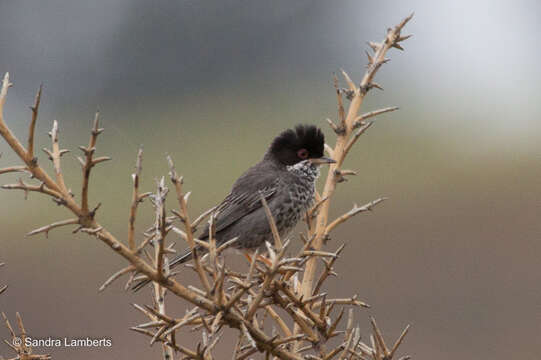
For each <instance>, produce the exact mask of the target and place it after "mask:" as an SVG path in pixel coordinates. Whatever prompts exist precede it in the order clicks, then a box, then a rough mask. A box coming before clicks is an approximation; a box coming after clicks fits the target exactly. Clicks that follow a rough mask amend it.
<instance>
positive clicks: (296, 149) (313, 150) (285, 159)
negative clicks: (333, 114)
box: [267, 125, 325, 165]
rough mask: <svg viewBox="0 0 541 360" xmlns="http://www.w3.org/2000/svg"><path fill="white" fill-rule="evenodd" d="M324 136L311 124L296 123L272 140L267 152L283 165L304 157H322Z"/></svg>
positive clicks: (294, 162)
mask: <svg viewBox="0 0 541 360" xmlns="http://www.w3.org/2000/svg"><path fill="white" fill-rule="evenodd" d="M324 144H325V136H324V135H323V132H321V130H320V129H319V128H317V127H315V126H313V125H297V126H296V127H295V129H288V130H286V131H284V132H282V133H281V134H280V135H278V136H277V137H276V138H274V140H273V141H272V144H271V146H270V149H269V151H268V153H267V154H269V155H271V156H273V157H274V158H275V159H276V160H278V161H279V162H281V163H282V164H284V165H294V164H296V163H298V162H299V161H303V160H306V159H318V158H322V157H323V146H324Z"/></svg>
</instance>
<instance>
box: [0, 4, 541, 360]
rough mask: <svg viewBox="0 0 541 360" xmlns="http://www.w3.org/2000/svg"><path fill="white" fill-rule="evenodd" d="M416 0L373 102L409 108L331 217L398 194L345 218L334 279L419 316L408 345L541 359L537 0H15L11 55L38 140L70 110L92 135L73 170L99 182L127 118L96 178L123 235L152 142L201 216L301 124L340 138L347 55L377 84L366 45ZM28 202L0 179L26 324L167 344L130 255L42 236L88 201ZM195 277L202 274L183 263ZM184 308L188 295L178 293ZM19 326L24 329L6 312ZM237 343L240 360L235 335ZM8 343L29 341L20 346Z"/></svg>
mask: <svg viewBox="0 0 541 360" xmlns="http://www.w3.org/2000/svg"><path fill="white" fill-rule="evenodd" d="M412 11H415V17H414V19H413V20H412V22H410V23H409V24H408V25H407V26H406V30H405V32H404V34H408V33H413V34H414V37H413V38H411V39H410V40H408V41H407V42H405V44H404V47H405V49H406V51H405V52H400V51H398V50H396V49H394V50H392V51H391V52H390V54H389V57H390V58H391V59H392V60H391V62H390V63H388V64H386V65H385V66H384V67H383V68H382V69H381V71H380V72H379V73H378V75H377V76H376V81H377V82H378V83H380V84H381V85H383V86H384V88H385V91H384V92H381V91H379V90H373V91H372V92H370V93H369V95H368V97H367V101H366V102H365V105H364V110H365V111H370V110H374V109H376V108H378V107H381V106H392V105H396V106H399V107H400V111H398V112H393V113H390V114H386V115H384V116H381V117H379V118H377V120H376V124H374V126H373V127H372V128H371V129H370V130H369V131H368V132H367V133H366V134H365V135H363V137H362V139H361V140H360V141H359V143H358V144H357V145H356V147H355V148H354V150H353V151H352V152H351V154H350V156H349V159H348V160H347V163H346V164H345V167H346V168H351V169H355V170H357V171H358V176H357V177H353V178H351V179H350V181H349V182H347V183H345V184H341V185H340V187H339V189H338V191H337V194H336V197H335V199H334V203H333V205H332V215H333V216H337V215H339V214H341V213H343V212H344V211H347V210H349V209H350V207H351V206H352V204H353V202H357V203H358V204H362V203H366V202H368V201H370V200H373V199H375V198H377V197H379V196H388V197H389V198H390V199H389V200H388V201H387V202H385V203H384V204H382V205H381V206H378V207H377V209H376V210H375V211H374V212H373V213H370V214H363V215H360V216H358V217H356V218H354V219H352V220H351V221H350V222H348V223H347V224H346V225H344V226H343V227H342V228H341V229H340V231H338V232H336V233H335V234H334V237H333V239H334V241H332V242H331V243H330V244H329V245H328V246H329V249H336V248H337V247H338V246H339V245H340V244H341V243H342V242H345V243H346V244H347V245H346V246H347V248H346V249H347V251H345V252H344V256H343V258H342V259H341V261H339V262H338V266H337V271H338V272H339V273H340V277H339V278H338V279H337V280H336V281H334V282H333V287H331V288H329V289H328V290H329V292H331V293H334V294H336V295H337V296H338V297H341V296H348V295H350V294H352V293H358V294H359V297H360V298H361V299H363V300H364V301H366V302H368V303H369V304H370V305H372V308H371V309H369V310H362V311H359V312H358V313H357V318H356V320H357V321H358V322H359V323H360V325H361V328H362V329H363V333H364V334H366V333H367V330H368V324H369V322H368V318H369V316H375V317H376V318H377V320H378V322H379V324H380V325H381V327H382V328H383V329H384V330H385V335H387V336H388V337H389V339H393V340H394V338H396V337H397V336H398V335H399V333H400V331H401V330H402V328H403V327H404V326H405V325H406V324H408V323H410V324H412V326H413V327H412V330H411V332H410V334H409V335H408V337H407V340H406V342H405V344H404V345H403V347H402V354H411V355H413V357H414V358H415V359H439V360H445V359H457V358H486V359H507V358H521V359H538V358H539V351H538V346H537V345H538V344H539V343H540V342H541V286H540V284H541V261H540V258H541V257H540V254H541V222H540V221H539V214H540V211H541V202H540V199H541V184H540V176H541V147H540V145H539V142H540V141H541V125H540V124H541V122H540V121H539V115H540V114H541V111H540V110H541V109H540V107H541V102H540V101H539V99H540V96H541V72H540V70H539V60H540V52H539V46H538V38H539V35H540V33H539V26H538V24H539V14H540V13H541V12H540V9H539V5H538V3H537V2H536V1H488V0H486V1H465V0H458V1H439V2H435V1H434V2H429V1H420V0H418V1H415V0H412V1H370V2H369V1H359V0H355V1H354V0H350V1H335V2H331V1H308V0H297V1H272V2H270V1H239V0H225V1H210V2H200V1H188V0H183V1H180V0H177V1H160V2H150V1H143V0H137V1H122V0H115V1H104V0H96V1H68V0H50V1H47V2H44V1H43V2H42V1H26V0H19V1H7V0H0V72H2V73H3V72H6V71H9V72H10V74H11V78H12V82H13V83H14V87H13V88H12V89H11V90H10V92H9V95H8V99H7V105H6V119H7V122H8V124H9V126H10V127H11V128H12V130H14V131H15V132H16V133H17V134H18V136H19V137H21V138H22V139H23V140H24V139H25V138H26V131H27V127H28V121H29V119H30V111H29V109H28V106H29V105H31V104H32V102H33V98H34V94H35V91H36V89H37V87H38V86H39V84H40V83H43V84H44V94H43V98H42V106H41V108H40V118H39V121H38V125H37V134H38V135H37V148H41V147H44V146H49V143H48V142H49V138H48V137H47V135H46V132H47V131H49V129H50V128H51V125H52V121H53V119H57V120H58V121H59V123H60V128H61V143H62V144H63V147H66V148H69V149H72V150H73V153H70V154H68V155H66V156H65V157H64V161H63V168H64V169H65V173H66V176H67V181H68V183H69V184H70V186H71V187H72V189H73V190H74V192H75V193H76V195H77V196H78V197H80V183H81V179H80V167H79V164H78V162H77V160H76V159H75V155H79V154H78V151H77V146H78V145H81V144H86V143H87V142H88V134H89V132H88V130H89V129H90V126H91V122H92V119H93V116H94V112H95V110H96V109H98V108H99V109H100V111H101V114H102V119H103V126H104V127H105V128H106V131H105V133H104V135H103V136H102V137H100V139H99V144H98V154H99V155H112V157H113V161H110V162H108V163H105V164H103V165H100V166H98V167H97V168H96V169H95V171H94V173H93V177H92V184H91V190H90V191H91V198H92V204H96V203H97V202H102V203H103V205H102V207H101V209H100V211H99V214H98V215H99V221H100V222H101V223H103V224H104V225H105V226H106V227H108V228H109V229H110V230H111V231H112V232H113V233H115V234H117V236H119V237H124V236H125V234H126V232H127V224H128V222H127V220H128V207H129V203H130V196H131V178H130V174H131V173H132V171H133V166H134V163H135V155H136V152H137V149H138V147H139V145H140V144H143V145H144V150H145V153H144V165H143V167H144V170H143V176H142V190H143V191H152V190H154V188H155V180H156V179H157V178H159V177H160V176H162V175H166V174H167V164H166V161H165V155H166V154H170V155H171V156H172V157H173V158H174V160H175V163H176V166H177V170H178V171H179V172H180V173H182V174H183V175H184V177H185V187H186V189H188V190H190V191H192V192H193V194H192V196H191V198H190V199H191V204H190V205H191V213H192V215H194V216H195V215H196V214H198V213H200V212H201V211H203V210H205V209H207V208H209V207H211V206H213V205H214V204H216V203H217V202H219V201H220V200H221V199H222V198H223V197H224V196H225V195H226V194H227V192H228V191H229V188H230V186H231V184H232V182H233V181H234V180H235V179H236V178H237V177H238V176H239V175H240V174H241V173H242V172H243V171H244V170H245V169H246V168H247V167H248V166H250V165H251V164H253V163H255V162H256V161H258V160H259V159H260V157H261V156H262V154H263V152H264V151H265V149H266V147H267V145H268V143H269V142H270V141H271V140H272V138H273V137H274V136H275V135H276V134H277V133H279V132H280V131H281V130H283V129H285V128H287V127H291V126H293V125H294V124H296V123H299V122H302V123H312V124H319V125H320V126H322V127H323V128H324V130H325V132H326V134H327V142H328V143H330V144H333V143H334V137H333V133H332V131H329V128H328V126H327V125H326V122H325V121H324V120H325V118H326V117H330V118H333V119H336V117H337V115H336V104H335V100H336V97H335V94H334V89H333V86H332V77H333V73H334V72H336V71H337V70H339V69H340V68H344V69H345V70H346V71H348V72H349V74H350V76H352V78H354V79H356V80H357V81H358V80H359V79H360V77H361V74H362V73H363V71H364V65H365V64H366V57H365V55H364V50H365V49H366V48H367V45H366V41H368V40H372V41H380V40H381V39H382V38H383V36H384V35H385V29H386V28H387V27H389V26H393V25H395V24H396V23H398V22H399V21H400V20H401V19H402V18H403V17H405V16H406V15H408V14H409V13H411V12H412ZM536 14H537V15H536ZM0 152H3V157H2V158H1V159H0V167H5V166H9V165H14V164H16V163H18V161H17V159H16V158H15V157H14V156H13V154H12V153H11V150H10V149H9V148H8V147H7V145H6V144H5V143H4V142H0ZM40 161H41V163H42V164H47V165H46V166H47V167H48V169H50V166H49V164H48V163H47V161H46V158H45V157H44V156H43V155H42V154H40ZM16 179H17V176H11V175H9V176H7V175H4V176H2V179H1V183H10V182H14V181H16ZM320 185H321V183H320ZM23 199H24V194H23V193H20V192H8V191H6V190H2V191H0V228H1V232H0V261H3V262H6V266H5V267H4V268H2V269H0V285H1V284H8V285H9V288H8V290H7V292H6V293H4V294H3V295H1V296H0V311H3V312H6V314H7V315H8V316H9V317H10V318H12V319H14V317H15V312H16V311H19V312H21V314H22V315H23V320H24V323H25V325H26V327H27V329H29V331H30V334H31V335H32V336H34V337H47V336H53V337H65V336H67V337H86V336H91V337H110V338H111V339H112V342H113V345H112V346H111V347H109V348H98V349H80V348H79V349H73V348H46V349H37V350H36V352H47V353H51V354H52V355H53V356H54V357H55V358H58V359H62V358H71V359H95V358H97V357H100V358H110V359H113V358H114V359H131V358H133V357H134V354H137V357H138V358H156V359H157V358H159V356H160V353H161V350H160V347H159V346H154V347H152V348H151V347H149V346H148V338H146V337H144V336H142V335H139V334H136V333H133V332H131V331H130V330H129V329H128V328H129V327H130V326H133V325H135V324H137V323H140V322H141V321H143V317H142V316H140V314H139V313H138V312H136V310H134V309H133V308H132V307H131V305H130V303H132V302H138V303H147V304H150V297H149V296H148V291H146V292H145V291H142V292H141V293H138V294H137V295H134V294H131V293H125V292H124V291H123V290H122V286H123V283H122V282H118V283H115V284H114V285H113V286H111V287H110V288H109V289H108V290H107V291H106V292H104V293H102V294H98V293H97V289H98V287H99V286H100V285H101V283H102V282H103V281H104V280H105V279H106V278H107V277H109V275H110V274H112V273H113V272H114V271H116V270H118V269H119V268H120V267H123V266H124V265H125V262H124V261H123V260H122V259H121V258H120V257H118V256H117V255H116V254H114V253H113V252H111V251H110V249H108V248H106V247H105V246H104V245H103V244H102V243H100V242H98V241H96V240H95V239H94V238H90V237H88V236H85V235H73V234H72V233H71V231H70V229H60V230H58V231H52V232H51V233H50V234H49V238H48V239H45V238H44V236H43V235H41V236H36V237H29V238H28V237H25V234H26V233H27V232H28V231H30V230H32V229H34V228H37V227H39V226H42V225H45V224H47V223H49V222H52V221H56V220H61V219H65V218H67V217H69V214H68V213H67V211H66V210H65V209H62V208H58V207H56V206H53V205H52V204H51V202H50V200H49V199H45V198H43V197H41V196H39V195H37V194H30V196H29V199H28V200H27V201H24V200H23ZM171 200H172V199H171ZM173 205H174V204H173V203H172V202H171V206H173ZM142 209H143V210H142V211H141V213H140V214H141V215H140V217H139V230H141V231H142V229H144V228H145V227H146V226H147V225H148V224H150V223H151V221H152V215H151V210H150V205H149V203H145V205H143V207H142ZM299 229H301V228H300V227H299ZM182 246H183V244H182V242H180V241H178V245H177V247H179V248H180V247H182ZM229 261H232V260H229ZM181 279H182V276H181ZM191 279H193V278H192V277H191V275H190V274H189V271H187V275H186V276H185V279H182V280H183V281H186V282H189V281H191ZM168 306H169V308H170V309H171V311H172V312H175V311H176V312H177V314H182V313H183V311H184V309H185V308H186V304H185V303H182V302H179V301H177V300H175V299H174V298H169V302H168ZM0 337H1V338H7V337H8V332H7V330H6V329H5V328H3V327H2V328H0ZM365 339H366V337H365ZM183 340H184V341H185V342H186V343H190V342H191V341H195V340H196V338H194V337H192V336H191V335H187V337H186V338H185V339H183ZM222 348H223V349H224V351H227V353H226V354H227V355H226V356H224V357H223V358H224V359H225V358H230V355H229V354H230V352H229V351H230V348H231V346H230V345H228V344H227V341H226V342H225V344H224V345H222ZM0 354H2V355H4V356H6V357H10V356H9V355H10V349H9V348H8V347H7V346H6V345H5V344H0Z"/></svg>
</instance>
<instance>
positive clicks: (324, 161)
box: [310, 156, 336, 165]
mask: <svg viewBox="0 0 541 360" xmlns="http://www.w3.org/2000/svg"><path fill="white" fill-rule="evenodd" d="M310 162H311V163H312V164H314V165H322V164H334V163H335V162H336V161H335V160H333V159H331V158H328V157H325V156H322V157H320V158H312V159H310Z"/></svg>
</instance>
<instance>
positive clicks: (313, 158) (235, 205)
mask: <svg viewBox="0 0 541 360" xmlns="http://www.w3.org/2000/svg"><path fill="white" fill-rule="evenodd" d="M323 145H324V137H323V134H322V132H321V130H319V129H318V128H316V127H314V126H302V125H299V126H297V127H296V128H295V130H286V131H284V132H282V133H281V134H280V135H279V136H278V137H276V138H275V139H274V141H273V142H272V144H271V146H270V148H269V149H268V150H267V152H266V153H265V155H264V157H263V159H262V160H261V161H260V162H259V163H257V164H255V165H254V166H252V167H251V168H249V169H248V170H247V171H246V172H245V173H244V174H243V175H242V176H241V177H239V178H238V179H237V181H235V183H234V184H233V187H232V189H231V192H230V193H229V195H227V197H226V198H225V199H224V200H223V201H222V202H221V203H220V205H218V207H217V208H216V217H215V220H214V221H215V229H216V230H215V239H216V243H217V245H220V244H222V243H224V242H226V241H228V240H231V239H233V238H235V237H237V238H238V239H237V241H236V242H235V243H234V245H233V246H234V247H236V248H237V249H241V250H255V249H256V248H258V247H261V246H263V245H264V244H265V242H266V241H268V242H270V243H273V236H272V232H271V229H270V225H269V222H268V219H267V216H266V214H265V210H264V208H263V205H262V203H261V196H263V197H264V198H265V200H266V201H267V204H268V206H269V209H270V211H271V214H272V215H273V218H274V220H275V223H276V227H277V228H278V232H279V233H280V236H281V237H286V236H287V235H288V234H289V233H290V232H291V230H293V228H294V227H295V226H296V225H297V223H298V222H299V221H300V220H301V219H302V217H303V215H304V214H305V212H306V211H307V210H308V209H309V208H310V207H311V206H312V204H313V202H314V196H315V181H316V179H317V177H318V176H319V165H320V164H322V163H330V162H333V161H332V160H331V159H327V158H324V157H323ZM208 232H209V226H208V224H207V225H206V226H205V228H204V229H203V231H202V232H201V234H200V235H199V236H198V238H199V239H200V240H208V237H209V233H208ZM200 250H204V249H203V248H202V247H200ZM191 255H192V254H191V251H190V250H189V249H186V250H185V251H184V252H183V253H182V254H180V255H178V256H177V257H175V258H174V259H173V260H171V262H170V264H169V266H170V267H174V266H176V265H178V264H181V263H184V262H186V261H188V260H189V259H191ZM148 282H149V281H148V280H144V281H142V282H140V283H138V284H136V285H135V286H134V287H133V288H134V290H138V289H139V288H141V287H143V286H144V285H145V284H146V283H148Z"/></svg>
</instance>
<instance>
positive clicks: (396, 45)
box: [392, 42, 404, 51]
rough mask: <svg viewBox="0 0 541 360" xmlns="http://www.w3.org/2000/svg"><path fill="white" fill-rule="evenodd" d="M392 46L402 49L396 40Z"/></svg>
mask: <svg viewBox="0 0 541 360" xmlns="http://www.w3.org/2000/svg"><path fill="white" fill-rule="evenodd" d="M392 47H394V48H397V49H398V50H402V51H404V48H403V47H402V46H400V44H398V42H395V43H394V44H393V45H392Z"/></svg>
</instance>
